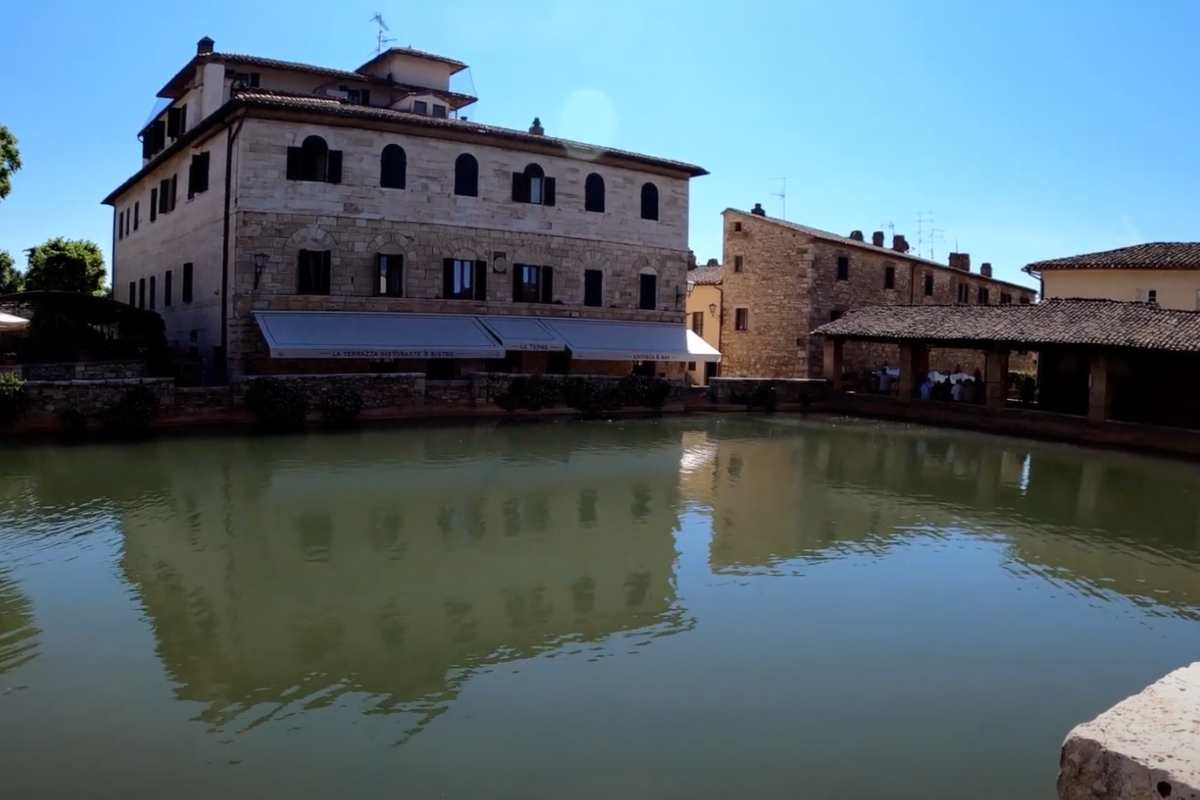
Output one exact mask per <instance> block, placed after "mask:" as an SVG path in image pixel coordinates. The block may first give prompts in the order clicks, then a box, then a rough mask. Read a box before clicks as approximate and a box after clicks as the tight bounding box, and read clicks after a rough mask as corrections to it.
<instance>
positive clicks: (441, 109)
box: [433, 103, 446, 119]
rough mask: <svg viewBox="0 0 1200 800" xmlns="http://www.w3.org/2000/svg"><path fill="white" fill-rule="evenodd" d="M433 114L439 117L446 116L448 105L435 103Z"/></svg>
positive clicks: (443, 117)
mask: <svg viewBox="0 0 1200 800" xmlns="http://www.w3.org/2000/svg"><path fill="white" fill-rule="evenodd" d="M433 116H434V117H436V118H437V119H445V118H446V107H445V106H443V105H440V104H438V103H434V104H433Z"/></svg>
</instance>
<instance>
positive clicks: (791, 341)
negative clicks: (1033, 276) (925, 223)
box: [720, 205, 1036, 378]
mask: <svg viewBox="0 0 1200 800" xmlns="http://www.w3.org/2000/svg"><path fill="white" fill-rule="evenodd" d="M723 260H724V268H723V273H722V283H721V290H722V299H721V303H722V314H721V318H722V321H721V337H720V344H721V348H720V349H721V354H722V359H721V375H722V376H725V377H775V378H779V377H814V378H816V377H821V375H822V372H823V370H822V359H823V348H822V344H821V341H820V337H812V336H810V335H809V334H810V332H811V331H812V330H813V329H815V328H817V327H818V326H820V325H822V324H824V323H826V322H829V321H830V320H833V319H837V318H838V317H839V316H841V315H842V314H844V313H845V312H846V311H847V310H849V309H851V308H856V307H859V306H865V305H968V304H969V305H1005V304H1010V303H1011V304H1027V303H1032V302H1034V300H1035V299H1036V292H1035V291H1034V290H1033V289H1030V288H1028V287H1025V286H1021V285H1019V284H1015V283H1009V282H1007V281H1002V280H997V279H996V278H993V277H992V268H991V265H990V264H986V263H985V264H983V265H982V266H981V268H980V271H979V272H978V273H976V272H972V271H971V261H970V256H969V255H968V254H966V253H951V254H950V263H949V264H941V263H938V262H936V261H931V260H929V259H925V258H921V257H919V256H917V255H914V254H912V253H911V252H910V248H909V245H908V243H907V241H906V240H905V237H904V236H899V235H897V236H894V237H893V240H892V243H891V246H890V247H889V246H887V245H886V243H885V240H884V235H883V232H882V231H876V232H874V233H873V234H872V235H871V239H870V241H867V239H866V237H864V235H863V233H862V232H861V231H853V232H852V233H851V234H850V235H849V236H840V235H838V234H835V233H830V232H828V231H823V230H819V229H817V228H811V227H808V226H806V225H799V224H796V223H794V222H787V221H785V220H781V219H775V218H773V217H768V216H766V214H765V212H763V210H762V207H761V206H759V205H756V206H755V207H754V210H753V211H750V212H746V211H739V210H737V209H732V208H731V209H726V210H725V212H724V247H723ZM897 356H898V353H897V352H896V350H895V346H894V345H890V344H878V345H876V344H869V343H857V342H856V343H853V344H848V345H847V348H846V351H845V354H844V361H843V364H844V367H845V368H846V370H847V371H854V370H860V369H864V368H871V367H874V366H877V365H880V364H882V363H884V362H889V363H890V364H892V365H895V364H896V363H897ZM1016 358H1017V359H1018V364H1019V357H1016ZM977 360H978V356H977V354H975V353H973V352H971V351H966V352H963V353H957V352H953V351H937V352H935V353H934V354H933V356H932V360H931V366H932V367H933V368H935V369H936V368H941V369H946V370H948V369H952V368H953V367H954V366H959V367H961V368H963V369H966V370H972V369H974V368H975V367H976V366H981V363H979V364H977V363H976V361H977Z"/></svg>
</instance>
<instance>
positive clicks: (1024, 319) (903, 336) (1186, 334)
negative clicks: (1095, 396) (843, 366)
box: [813, 299, 1200, 353]
mask: <svg viewBox="0 0 1200 800" xmlns="http://www.w3.org/2000/svg"><path fill="white" fill-rule="evenodd" d="M813 333H815V334H820V335H824V336H830V337H834V338H847V339H874V340H887V341H904V340H909V341H912V340H924V341H927V342H931V343H944V344H949V343H954V344H970V343H979V344H984V343H997V344H1008V345H1013V346H1016V347H1021V348H1036V347H1038V346H1044V345H1093V346H1100V347H1122V348H1136V349H1142V350H1171V351H1177V352H1188V353H1200V312H1196V311H1176V310H1173V309H1164V308H1160V307H1158V306H1157V305H1155V304H1153V303H1127V302H1121V301H1117V300H1077V299H1055V300H1047V301H1044V302H1042V303H1037V304H1034V305H1005V306H866V307H863V308H857V309H853V310H851V311H848V312H846V314H845V315H844V316H842V317H840V318H839V319H837V320H834V321H833V322H828V323H826V324H824V325H822V326H821V327H819V328H817V329H816V330H815V331H813Z"/></svg>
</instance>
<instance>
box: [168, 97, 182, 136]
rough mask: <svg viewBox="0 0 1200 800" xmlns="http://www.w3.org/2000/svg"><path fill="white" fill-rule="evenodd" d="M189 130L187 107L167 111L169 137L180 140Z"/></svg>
mask: <svg viewBox="0 0 1200 800" xmlns="http://www.w3.org/2000/svg"><path fill="white" fill-rule="evenodd" d="M186 129H187V106H186V105H182V106H179V107H177V108H169V109H167V136H170V137H171V138H172V139H178V138H179V137H180V136H182V135H183V132H184V131H185V130H186Z"/></svg>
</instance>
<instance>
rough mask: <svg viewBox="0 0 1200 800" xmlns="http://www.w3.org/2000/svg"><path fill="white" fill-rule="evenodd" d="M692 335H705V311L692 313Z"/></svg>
mask: <svg viewBox="0 0 1200 800" xmlns="http://www.w3.org/2000/svg"><path fill="white" fill-rule="evenodd" d="M692 333H694V334H696V335H697V336H703V335H704V312H703V311H693V312H692Z"/></svg>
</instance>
